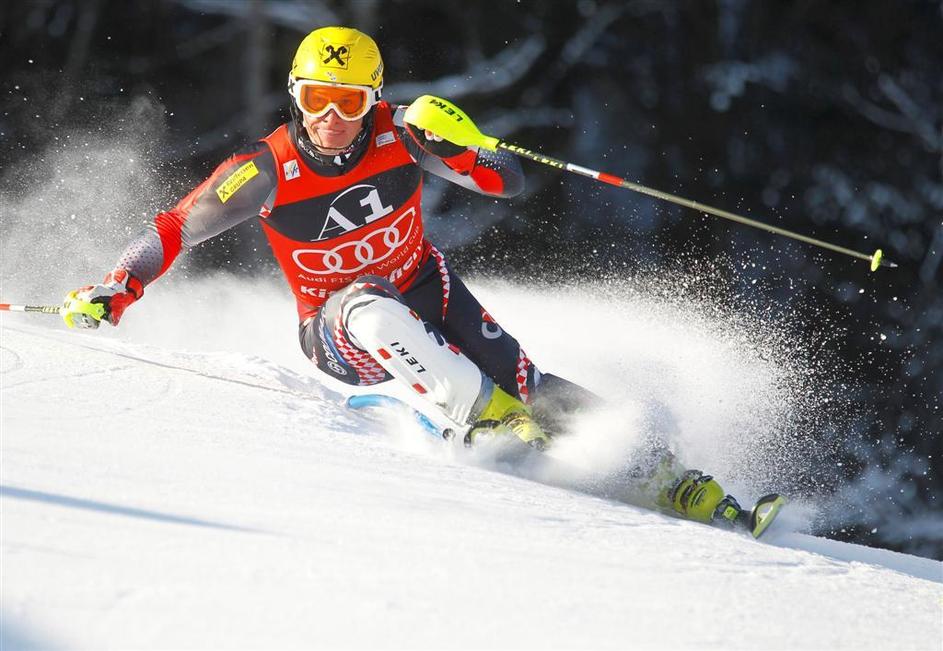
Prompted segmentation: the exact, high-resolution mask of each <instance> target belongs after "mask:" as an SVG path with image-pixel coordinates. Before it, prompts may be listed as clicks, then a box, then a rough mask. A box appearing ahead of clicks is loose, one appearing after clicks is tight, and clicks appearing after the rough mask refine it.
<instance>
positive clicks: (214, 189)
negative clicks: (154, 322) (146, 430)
mask: <svg viewBox="0 0 943 651" xmlns="http://www.w3.org/2000/svg"><path fill="white" fill-rule="evenodd" d="M277 187H278V179H277V176H276V174H275V164H274V159H273V156H272V153H271V150H269V148H268V146H267V145H266V144H265V143H264V142H261V141H259V142H256V143H253V144H252V145H249V146H248V147H245V148H243V149H242V150H240V151H238V152H237V153H236V154H234V155H233V156H231V157H229V158H228V159H226V160H225V161H224V162H223V163H222V164H221V165H219V167H217V168H216V169H215V170H214V171H213V173H212V174H211V175H210V176H209V178H208V179H206V180H205V181H204V182H203V183H201V184H200V185H199V186H197V187H196V189H194V190H193V191H192V192H190V194H188V195H187V196H186V197H184V198H183V199H182V200H181V201H180V202H179V203H178V204H177V205H176V206H174V208H172V209H171V210H168V211H166V212H162V213H159V214H158V215H157V216H156V217H155V218H154V221H153V222H151V223H150V224H148V225H147V226H146V227H145V228H144V230H143V231H142V232H141V233H140V234H139V235H138V236H137V237H136V238H135V239H134V240H132V241H131V243H130V244H129V245H128V246H127V247H126V248H125V250H124V252H123V253H122V254H121V256H120V257H119V259H118V263H117V264H116V265H115V269H114V270H113V271H112V272H110V273H109V274H108V275H107V276H106V277H105V280H104V282H103V283H102V284H101V285H94V286H88V287H83V288H81V289H78V290H76V291H74V292H71V293H70V294H69V295H68V296H67V297H66V300H65V305H64V310H63V317H64V318H65V321H66V324H68V325H69V326H70V327H76V326H78V327H85V328H95V327H98V322H99V321H100V320H101V319H105V320H107V321H109V322H110V323H111V324H112V325H117V324H118V321H119V320H120V319H121V315H122V314H123V312H124V310H125V308H127V307H128V305H130V304H131V303H133V302H134V301H136V300H137V299H139V298H141V296H142V295H143V293H144V287H145V286H147V285H148V284H150V283H151V282H153V281H154V280H155V279H157V278H158V277H159V276H160V275H161V274H163V273H164V272H165V271H167V269H168V268H169V267H170V265H171V264H172V263H173V261H174V260H175V259H176V258H177V256H178V255H179V254H180V252H181V251H183V250H184V249H188V248H190V247H192V246H195V245H197V244H199V243H201V242H204V241H206V240H208V239H209V238H211V237H213V236H215V235H218V234H220V233H222V232H223V231H225V230H228V229H230V228H232V227H233V226H236V225H237V224H240V223H242V222H244V221H246V220H247V219H249V218H251V217H253V216H256V215H258V214H259V211H260V210H261V209H262V207H263V206H264V205H271V204H272V203H273V202H274V193H275V189H276V188H277ZM96 305H97V306H100V307H96Z"/></svg>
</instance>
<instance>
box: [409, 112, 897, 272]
mask: <svg viewBox="0 0 943 651" xmlns="http://www.w3.org/2000/svg"><path fill="white" fill-rule="evenodd" d="M405 121H406V122H408V123H410V124H414V125H416V126H418V127H420V128H422V129H427V130H429V131H432V132H433V133H435V134H438V135H441V136H443V137H444V138H446V139H447V140H449V141H451V142H453V143H455V144H456V145H460V146H466V147H467V146H478V147H484V148H485V149H489V150H491V151H495V150H497V149H505V150H507V151H509V152H512V153H514V154H517V155H518V156H523V157H524V158H529V159H530V160H532V161H536V162H538V163H543V164H544V165H549V166H550V167H554V168H556V169H560V170H565V171H567V172H573V173H575V174H580V175H582V176H588V177H589V178H591V179H595V180H597V181H602V182H603V183H609V184H610V185H614V186H616V187H620V188H625V189H627V190H633V191H635V192H641V193H642V194H646V195H648V196H650V197H655V198H657V199H662V200H664V201H670V202H671V203H674V204H677V205H679V206H684V207H686V208H691V209H693V210H697V211H699V212H703V213H707V214H708V215H714V216H715V217H722V218H723V219H729V220H730V221H734V222H737V223H740V224H745V225H747V226H752V227H754V228H759V229H762V230H764V231H768V232H770V233H775V234H776V235H783V236H785V237H789V238H792V239H794V240H798V241H800V242H805V243H806V244H811V245H813V246H817V247H820V248H823V249H828V250H829V251H834V252H836V253H842V254H844V255H847V256H851V257H852V258H858V259H859V260H867V261H868V262H870V263H871V271H877V269H878V267H881V266H884V267H896V266H897V264H895V263H893V262H891V261H890V260H885V259H884V254H883V252H882V251H881V249H877V250H876V251H875V252H874V253H872V254H871V255H868V254H867V253H861V252H859V251H855V250H853V249H848V248H845V247H843V246H838V245H837V244H832V243H830V242H825V241H823V240H819V239H816V238H814V237H809V236H808V235H802V234H801V233H796V232H793V231H790V230H787V229H785V228H780V227H778V226H772V225H770V224H765V223H763V222H760V221H757V220H755V219H750V218H748V217H743V216H742V215H738V214H736V213H732V212H729V211H727V210H721V209H720V208H714V207H712V206H708V205H707V204H703V203H701V202H699V201H693V200H691V199H685V198H684V197H679V196H677V195H674V194H671V193H669V192H662V191H661V190H656V189H654V188H649V187H647V186H644V185H641V184H639V183H633V182H631V181H626V180H625V179H622V178H619V177H618V176H615V175H613V174H607V173H605V172H598V171H596V170H591V169H589V168H587V167H582V166H580V165H574V164H573V163H568V162H566V161H562V160H559V159H556V158H553V157H551V156H546V155H544V154H541V153H539V152H534V151H531V150H529V149H525V148H524V147H520V146H518V145H514V144H512V143H509V142H505V141H503V140H500V139H498V138H495V137H493V136H486V135H485V134H483V133H481V132H480V131H479V130H478V127H476V126H475V124H474V123H473V122H472V121H471V119H470V118H469V117H468V116H467V115H465V113H463V112H462V111H461V109H459V108H458V107H457V106H455V105H454V104H452V103H451V102H449V101H448V100H444V99H440V98H438V97H434V96H432V95H423V96H422V97H420V98H418V99H417V100H416V101H414V102H413V103H412V104H410V106H409V108H408V109H406V115H405Z"/></svg>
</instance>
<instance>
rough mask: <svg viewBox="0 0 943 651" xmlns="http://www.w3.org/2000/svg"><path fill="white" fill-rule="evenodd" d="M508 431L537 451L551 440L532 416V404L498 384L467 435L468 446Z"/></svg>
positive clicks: (466, 443) (466, 442)
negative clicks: (529, 404) (519, 398)
mask: <svg viewBox="0 0 943 651" xmlns="http://www.w3.org/2000/svg"><path fill="white" fill-rule="evenodd" d="M505 432H510V433H512V434H514V435H515V436H517V438H519V439H520V440H521V441H523V442H524V443H526V444H527V445H529V446H531V447H532V448H536V449H537V450H543V449H544V448H545V447H546V446H547V445H548V444H549V443H550V438H549V437H548V436H547V435H546V434H545V433H544V431H543V430H542V429H541V427H540V425H538V424H537V421H535V420H534V418H533V416H531V411H530V407H528V406H527V405H525V404H524V403H523V402H521V401H520V400H518V399H517V398H515V397H514V396H512V395H510V394H509V393H507V392H506V391H504V390H502V389H501V387H499V386H495V387H494V391H493V392H492V394H491V399H490V400H489V401H488V404H486V405H485V408H484V409H483V410H482V411H481V414H479V416H478V420H477V421H476V422H475V424H474V425H472V428H471V429H470V430H469V431H468V434H466V435H465V445H466V447H471V446H472V445H474V444H475V442H476V440H478V439H481V438H484V437H491V436H494V435H496V434H502V433H505Z"/></svg>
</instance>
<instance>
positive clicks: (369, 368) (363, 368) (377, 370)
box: [333, 283, 387, 386]
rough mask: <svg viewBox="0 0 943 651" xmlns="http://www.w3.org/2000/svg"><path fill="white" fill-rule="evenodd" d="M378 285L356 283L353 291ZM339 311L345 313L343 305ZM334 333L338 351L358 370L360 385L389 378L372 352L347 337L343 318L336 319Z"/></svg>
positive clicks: (367, 384)
mask: <svg viewBox="0 0 943 651" xmlns="http://www.w3.org/2000/svg"><path fill="white" fill-rule="evenodd" d="M378 287H380V286H379V285H377V284H375V283H356V284H355V285H354V287H353V292H356V291H357V290H361V289H373V288H378ZM338 312H339V313H340V314H343V313H344V306H343V305H342V306H341V309H340V310H339V311H338ZM333 334H334V343H335V344H336V345H337V351H338V352H339V353H340V354H341V357H343V358H344V361H345V362H347V363H348V364H350V366H351V367H352V368H353V369H354V371H356V372H357V377H358V378H360V386H370V385H372V384H379V383H380V382H383V381H384V380H386V379H387V376H386V370H385V369H384V368H383V367H382V366H380V364H379V363H377V360H375V359H374V358H373V357H372V356H371V355H370V353H368V352H366V351H363V350H360V349H359V348H357V347H356V346H354V345H353V344H352V343H351V342H350V340H349V339H347V336H346V334H345V333H344V329H343V328H342V327H341V318H338V319H337V320H336V321H335V323H334V333H333Z"/></svg>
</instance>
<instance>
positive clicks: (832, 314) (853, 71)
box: [0, 0, 943, 557]
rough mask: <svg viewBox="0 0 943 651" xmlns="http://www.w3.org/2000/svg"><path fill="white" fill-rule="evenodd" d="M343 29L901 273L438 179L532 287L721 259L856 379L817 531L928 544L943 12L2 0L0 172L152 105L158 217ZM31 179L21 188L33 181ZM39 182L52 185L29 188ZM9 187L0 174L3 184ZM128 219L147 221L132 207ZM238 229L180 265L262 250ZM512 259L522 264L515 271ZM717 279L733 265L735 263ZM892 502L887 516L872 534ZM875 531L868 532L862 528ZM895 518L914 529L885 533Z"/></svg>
mask: <svg viewBox="0 0 943 651" xmlns="http://www.w3.org/2000/svg"><path fill="white" fill-rule="evenodd" d="M329 24H347V25H352V26H355V27H358V28H360V29H362V30H364V31H366V32H368V33H371V34H372V35H373V36H374V37H375V38H376V40H377V41H378V43H379V44H380V47H381V50H382V52H383V55H384V59H385V61H386V79H387V83H386V86H385V90H384V95H385V97H386V98H387V99H390V100H392V101H399V102H402V103H408V102H409V101H410V100H411V99H413V98H415V97H416V96H418V95H420V94H424V93H426V92H430V93H433V94H439V95H442V96H445V97H449V98H451V99H452V100H454V101H455V102H456V103H458V104H459V105H460V106H462V107H463V108H464V109H465V110H466V111H467V112H468V113H469V114H470V115H471V116H473V117H474V118H475V119H476V121H477V122H478V124H479V126H481V127H482V130H483V131H485V132H487V133H491V134H493V135H497V136H500V137H504V138H506V139H508V140H511V141H513V142H517V143H519V144H522V145H523V146H526V147H529V148H531V149H536V150H541V151H545V152H546V153H548V154H551V155H555V156H558V157H560V158H563V159H566V160H571V161H573V162H577V163H582V164H585V165H588V166H591V167H598V168H600V169H603V170H605V171H610V172H612V173H614V174H618V175H621V176H625V177H626V178H629V179H632V180H636V181H638V182H641V183H644V184H646V185H650V186H652V187H656V188H659V189H663V190H666V191H671V192H677V193H680V194H682V195H683V196H687V197H690V198H694V199H697V200H700V201H703V202H705V203H708V204H712V205H716V206H719V207H723V208H728V209H731V210H735V211H740V212H742V213H744V214H747V215H750V216H754V217H757V218H760V219H763V220H766V221H769V222H770V223H774V224H777V225H780V226H782V227H785V228H789V229H793V230H797V231H799V232H802V233H806V234H809V235H812V236H815V237H819V238H822V239H826V240H829V241H833V242H835V243H838V244H842V245H845V246H848V247H851V248H855V249H858V250H862V251H865V252H868V253H870V252H871V251H873V250H874V249H875V248H877V247H878V246H881V247H882V248H883V249H884V250H885V254H886V255H887V256H888V257H889V258H891V259H892V260H894V261H896V262H898V263H899V264H900V268H899V269H896V270H881V271H880V272H879V273H876V274H871V273H870V272H869V271H868V269H867V264H866V263H863V262H859V261H854V260H850V259H847V258H844V257H841V256H838V255H834V254H831V253H825V252H820V251H818V250H816V249H814V248H812V247H809V246H805V245H798V244H794V243H792V242H790V241H788V240H785V239H782V238H777V237H774V236H771V235H769V234H766V233H763V232H760V231H754V230H752V229H748V228H745V227H741V226H737V225H733V224H729V223H725V222H722V221H721V220H717V219H714V218H707V217H705V216H702V215H698V214H695V213H692V212H691V211H687V210H684V209H681V208H678V207H675V206H672V205H669V204H664V203H660V202H656V201H653V200H651V199H648V198H646V197H644V196H642V195H637V194H634V193H631V192H626V191H619V190H615V189H613V188H609V187H604V186H599V185H596V184H592V183H591V182H590V181H588V180H586V179H583V178H579V177H571V176H565V175H564V176H561V175H560V174H559V173H558V172H556V171H554V170H551V169H549V168H547V169H540V168H538V167H537V166H531V165H529V164H527V163H525V166H526V167H527V172H528V189H527V191H526V193H525V194H524V196H522V197H519V198H516V199H515V200H513V201H511V202H504V203H495V204H492V203H485V204H484V207H483V204H482V202H480V201H479V200H477V199H469V197H468V196H467V194H463V193H462V192H461V191H454V189H453V188H450V187H447V186H445V185H443V184H441V183H436V182H435V180H433V181H431V182H430V183H429V184H428V188H427V191H426V212H427V213H428V215H429V229H430V231H431V232H432V233H433V236H434V237H435V238H438V240H439V241H440V242H441V243H442V244H443V245H445V246H447V247H448V248H449V249H450V251H451V257H452V260H453V262H454V263H455V264H456V265H457V266H458V267H459V269H460V270H462V271H465V272H469V271H477V272H483V273H500V274H507V275H512V276H518V277H527V278H531V279H533V278H542V279H545V280H547V281H549V282H553V281H554V280H555V279H559V278H561V277H562V278H565V277H568V276H572V275H576V274H579V273H585V272H587V271H592V272H593V273H599V272H600V270H605V271H607V272H609V273H619V272H620V271H625V272H627V273H631V272H634V271H637V270H639V269H643V268H664V267H670V268H675V269H681V270H684V269H694V268H697V267H698V266H699V265H701V264H702V263H703V261H704V260H725V261H727V262H728V264H726V266H724V265H720V269H721V271H719V272H716V273H720V275H722V276H724V277H725V281H726V284H725V286H726V287H727V291H728V292H730V293H731V294H734V295H736V294H740V293H742V294H748V293H750V292H760V295H761V297H762V300H763V301H765V302H767V303H768V304H770V305H771V306H773V308H775V310H778V311H779V312H780V313H783V314H792V315H800V317H799V318H798V319H797V320H796V322H797V323H798V324H799V327H800V329H803V330H804V332H799V333H797V336H800V337H805V338H806V339H810V338H811V339H815V338H816V337H824V338H829V339H831V340H833V341H838V342H840V344H838V345H835V346H834V352H835V354H836V355H838V356H839V357H841V358H843V364H845V365H846V366H847V368H850V369H855V375H856V377H855V382H856V383H855V385H854V387H852V388H851V389H849V395H848V396H847V404H846V409H847V415H848V418H847V421H848V426H849V427H852V428H854V429H855V431H856V432H857V435H858V436H859V438H860V441H861V444H860V445H857V446H855V447H854V448H852V449H849V450H848V452H847V460H848V463H847V464H846V465H845V466H843V467H844V468H845V472H846V473H847V475H848V477H847V478H848V479H852V478H855V477H860V476H864V474H865V473H870V475H869V477H870V479H869V481H867V482H861V484H860V485H861V486H862V489H861V491H862V492H861V495H860V502H861V506H862V510H861V512H860V513H859V514H858V515H857V517H858V520H859V523H858V525H856V526H853V527H845V528H844V529H842V530H841V531H826V532H823V533H827V534H829V535H832V536H834V537H838V538H846V539H853V540H855V541H858V542H864V543H867V544H880V545H882V546H888V547H892V548H897V549H903V550H908V551H912V552H914V553H920V554H924V555H936V556H937V557H940V556H943V544H941V542H940V536H939V530H938V529H936V530H935V533H934V529H935V526H936V525H934V523H939V522H940V521H941V519H940V506H939V499H938V497H937V496H938V494H939V491H940V489H941V486H943V480H941V475H940V472H939V467H940V461H939V460H940V458H941V452H943V450H941V443H940V441H941V433H943V410H941V395H943V339H941V334H943V325H941V324H943V271H941V268H943V109H941V106H943V3H940V2H903V1H901V2H884V1H879V0H871V1H867V2H859V3H830V2H810V1H800V2H789V3H779V2H762V1H760V0H715V1H713V2H707V1H705V2H694V1H691V2H653V1H648V0H632V1H629V2H614V1H599V2H594V1H593V0H580V1H579V2H512V1H496V2H487V3H484V2H482V3H474V2H467V1H460V0H436V1H435V2H432V1H427V2H423V1H415V2H406V1H399V2H396V1H391V2H380V1H371V0H363V1H359V2H357V1H347V2H339V1H338V2H334V1H321V2H318V1H314V2H301V1H291V0H280V1H276V0H272V1H269V2H262V1H260V0H256V1H253V0H244V1H242V0H138V1H136V2H124V1H122V0H81V1H80V0H71V1H70V0H19V1H14V2H6V3H3V5H2V6H0V65H2V71H3V76H2V80H3V81H2V83H3V94H2V102H3V107H2V115H0V138H2V142H3V162H2V166H3V168H4V172H3V175H4V183H5V184H8V186H12V185H13V184H15V183H18V182H21V181H22V180H23V175H22V174H20V175H17V172H16V169H17V168H18V167H21V166H25V165H27V163H28V161H29V160H30V159H31V157H34V156H36V155H37V154H38V152H42V151H44V150H45V149H46V148H48V147H50V146H53V145H54V143H55V142H56V139H57V137H59V136H62V135H63V134H64V133H66V132H67V131H68V132H75V130H77V129H78V130H81V129H87V130H92V131H94V132H96V133H98V134H100V135H102V134H103V135H105V136H106V137H107V136H109V135H114V136H115V137H118V136H120V134H121V133H122V132H124V131H130V130H133V129H134V128H135V125H136V122H141V121H143V120H145V119H146V120H149V121H153V120H154V118H155V115H156V116H157V117H158V118H159V120H157V121H158V122H159V123H160V125H161V129H160V130H159V131H160V136H159V138H157V139H156V140H155V141H152V142H151V146H150V147H148V148H147V155H148V156H149V157H150V158H151V160H152V164H153V166H154V169H155V170H156V171H157V172H159V173H160V174H162V175H163V176H162V178H164V179H165V182H164V184H163V185H162V186H161V192H162V193H163V194H162V196H160V197H159V200H155V199H153V198H149V199H150V200H151V203H148V205H146V206H141V210H142V211H144V212H148V211H150V212H153V211H156V210H157V209H161V208H166V207H167V206H168V205H169V204H171V203H173V202H174V201H175V200H176V199H177V198H178V197H179V196H182V194H183V193H185V192H186V191H187V190H188V189H189V187H191V186H193V185H195V183H196V182H198V181H199V180H200V179H201V178H202V177H204V176H205V175H206V174H207V173H208V172H209V171H210V170H211V169H212V167H213V166H214V165H215V164H216V163H218V162H219V161H220V160H222V159H223V158H224V157H225V156H227V155H228V154H229V153H230V152H231V151H232V150H233V149H234V148H235V147H236V146H237V145H238V144H239V143H241V142H244V141H246V140H248V139H254V138H257V137H259V136H261V135H264V134H266V133H268V132H269V131H270V130H272V129H273V128H274V127H276V126H277V125H278V124H279V123H280V122H282V121H284V120H285V119H286V117H287V101H288V96H287V94H286V92H285V82H286V77H287V73H288V68H289V64H290V61H291V58H292V55H293V53H294V50H295V48H296V47H297V44H298V42H299V41H300V39H301V38H302V37H303V36H304V35H305V34H306V33H308V32H309V31H310V30H311V29H314V28H316V27H319V26H323V25H329ZM34 181H35V180H34ZM40 181H41V180H40ZM9 189H10V187H8V188H6V189H5V190H9ZM130 221H134V224H133V227H134V228H131V229H130V231H129V232H131V231H133V230H136V229H137V228H138V227H139V220H138V219H134V220H130ZM259 243H260V240H259V234H258V229H257V228H255V227H249V226H247V227H245V228H242V227H240V228H239V229H237V230H236V231H235V232H232V233H228V234H225V235H223V236H221V237H219V238H217V239H216V240H213V241H212V242H211V243H208V244H206V245H204V246H202V247H201V249H200V251H198V252H197V254H196V255H195V256H194V261H193V263H192V264H194V265H196V266H197V267H207V268H209V267H219V266H227V267H229V268H231V269H232V270H233V271H234V272H236V273H240V272H241V273H247V272H253V271H255V270H257V269H258V268H259V267H266V266H267V265H270V264H271V263H270V261H268V260H267V258H265V256H259V255H258V254H257V253H256V252H255V251H256V249H257V248H258V247H259V245H260V244H259ZM522 261H523V262H522ZM725 269H726V270H725ZM895 519H899V520H901V521H908V522H912V523H915V524H914V526H912V527H909V528H905V529H903V530H901V529H900V528H895V527H883V526H882V527H878V526H877V524H882V525H883V523H885V522H888V521H893V520H895ZM872 529H878V531H877V532H876V533H874V532H872ZM902 531H903V533H902Z"/></svg>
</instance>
